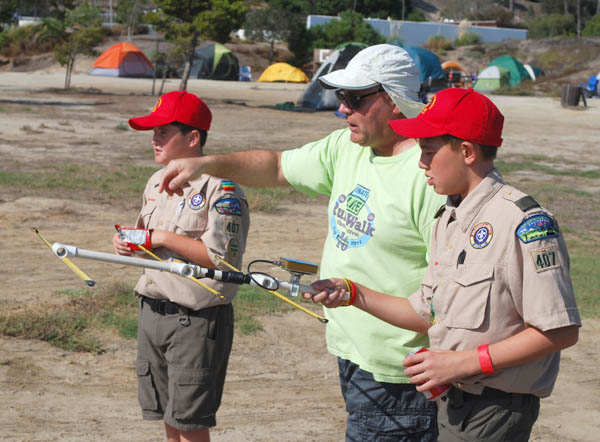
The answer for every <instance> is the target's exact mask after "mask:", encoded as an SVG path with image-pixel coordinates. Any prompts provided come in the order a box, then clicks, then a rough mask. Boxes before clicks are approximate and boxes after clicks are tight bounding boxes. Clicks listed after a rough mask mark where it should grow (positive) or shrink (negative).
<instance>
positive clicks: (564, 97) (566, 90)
mask: <svg viewBox="0 0 600 442" xmlns="http://www.w3.org/2000/svg"><path fill="white" fill-rule="evenodd" d="M580 97H581V98H583V104H584V105H585V106H587V103H586V102H585V97H584V96H583V91H582V89H581V86H571V85H570V84H564V85H563V87H562V93H561V96H560V104H561V106H563V107H566V106H579V98H580Z"/></svg>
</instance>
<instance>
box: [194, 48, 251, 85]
mask: <svg viewBox="0 0 600 442" xmlns="http://www.w3.org/2000/svg"><path fill="white" fill-rule="evenodd" d="M239 70H240V67H239V62H238V59H237V57H236V56H235V55H234V53H233V52H231V51H230V50H229V49H227V48H226V47H225V46H223V45H222V44H220V43H211V44H209V45H207V46H203V47H201V48H198V49H196V51H195V53H194V62H193V63H192V68H191V70H190V78H208V79H211V80H237V79H238V74H239Z"/></svg>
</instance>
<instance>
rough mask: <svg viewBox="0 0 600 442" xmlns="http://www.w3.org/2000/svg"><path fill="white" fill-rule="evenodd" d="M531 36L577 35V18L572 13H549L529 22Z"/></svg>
mask: <svg viewBox="0 0 600 442" xmlns="http://www.w3.org/2000/svg"><path fill="white" fill-rule="evenodd" d="M527 28H528V29H529V38H545V37H569V36H574V35H575V18H574V17H573V16H572V15H563V14H548V15H544V16H541V17H537V18H533V19H531V20H529V21H528V22H527Z"/></svg>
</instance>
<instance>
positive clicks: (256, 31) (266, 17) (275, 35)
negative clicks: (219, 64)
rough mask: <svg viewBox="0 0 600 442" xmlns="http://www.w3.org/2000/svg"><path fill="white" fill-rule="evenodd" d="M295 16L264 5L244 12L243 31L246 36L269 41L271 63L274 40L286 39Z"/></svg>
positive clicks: (271, 61)
mask: <svg viewBox="0 0 600 442" xmlns="http://www.w3.org/2000/svg"><path fill="white" fill-rule="evenodd" d="M296 20H298V18H297V16H296V15H295V14H293V13H291V12H288V11H286V10H284V9H279V8H272V7H270V6H269V7H266V8H261V9H255V10H254V11H251V12H248V13H247V14H246V21H245V22H244V32H245V35H246V38H249V39H250V40H256V41H266V42H268V43H269V45H270V47H269V64H271V63H273V56H274V53H275V42H276V41H288V39H289V37H290V35H291V33H292V31H293V23H292V22H294V21H296Z"/></svg>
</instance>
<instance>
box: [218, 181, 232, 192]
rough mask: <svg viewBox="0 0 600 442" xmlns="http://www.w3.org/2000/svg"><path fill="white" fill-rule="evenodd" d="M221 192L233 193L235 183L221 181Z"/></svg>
mask: <svg viewBox="0 0 600 442" xmlns="http://www.w3.org/2000/svg"><path fill="white" fill-rule="evenodd" d="M221 190H224V191H225V192H235V183H234V182H233V181H221Z"/></svg>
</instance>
